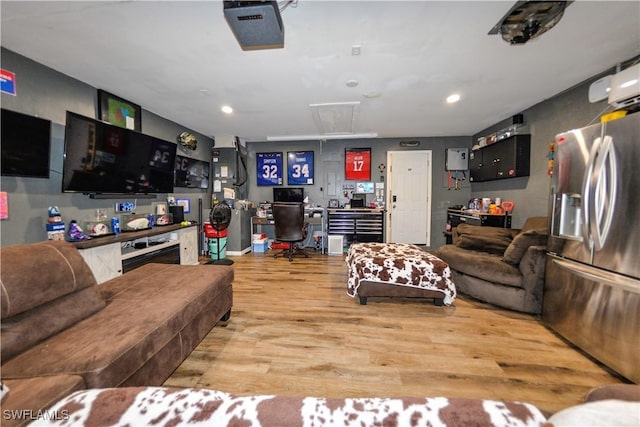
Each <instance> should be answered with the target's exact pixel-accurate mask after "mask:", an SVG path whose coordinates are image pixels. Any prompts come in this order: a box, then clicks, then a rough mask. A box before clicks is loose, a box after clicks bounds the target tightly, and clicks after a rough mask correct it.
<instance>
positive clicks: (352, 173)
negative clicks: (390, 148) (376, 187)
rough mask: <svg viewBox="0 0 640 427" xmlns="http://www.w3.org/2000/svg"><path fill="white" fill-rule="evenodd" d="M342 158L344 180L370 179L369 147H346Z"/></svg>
mask: <svg viewBox="0 0 640 427" xmlns="http://www.w3.org/2000/svg"><path fill="white" fill-rule="evenodd" d="M344 159H345V160H344V179H345V180H356V181H369V180H371V148H346V149H345V152H344Z"/></svg>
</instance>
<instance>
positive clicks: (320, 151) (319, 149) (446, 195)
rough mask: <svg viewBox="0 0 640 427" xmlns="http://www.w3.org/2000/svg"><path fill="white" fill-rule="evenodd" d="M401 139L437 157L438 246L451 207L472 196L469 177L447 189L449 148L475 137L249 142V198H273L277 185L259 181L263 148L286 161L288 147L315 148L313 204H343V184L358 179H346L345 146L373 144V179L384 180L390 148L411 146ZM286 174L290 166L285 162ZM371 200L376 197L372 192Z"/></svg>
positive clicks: (434, 229) (434, 224)
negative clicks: (332, 191)
mask: <svg viewBox="0 0 640 427" xmlns="http://www.w3.org/2000/svg"><path fill="white" fill-rule="evenodd" d="M400 141H420V145H419V146H418V147H415V148H411V150H431V151H432V160H433V177H432V181H433V190H432V203H431V205H432V212H431V247H433V248H438V247H439V246H441V245H443V244H444V243H445V238H444V235H443V234H442V231H443V230H444V229H445V225H446V222H447V208H448V207H449V206H454V205H462V204H466V203H467V202H468V201H469V198H470V191H471V188H470V185H469V182H468V181H465V182H463V185H462V188H461V189H460V190H458V191H454V190H448V189H447V178H446V173H445V170H444V163H445V149H446V148H461V147H470V144H471V138H470V137H468V136H460V137H446V138H445V137H438V138H428V137H418V138H382V139H372V140H330V141H326V142H323V143H321V142H320V141H300V142H286V143H284V142H249V143H247V149H248V151H249V154H248V161H247V168H248V171H249V199H250V200H253V201H255V202H260V201H265V200H271V199H272V198H273V190H272V188H273V187H267V186H258V185H257V171H256V153H259V152H282V153H283V154H284V156H285V159H284V162H286V153H287V151H313V152H314V163H315V165H314V169H315V176H314V180H315V184H314V185H305V186H304V190H305V194H306V195H308V196H309V199H310V200H309V202H310V203H312V204H313V205H319V206H327V204H328V202H329V199H335V198H337V199H338V200H339V201H340V203H341V204H344V203H345V202H346V201H347V200H348V199H347V198H345V197H343V196H342V195H341V193H342V185H343V184H345V183H351V184H354V183H355V181H345V179H344V176H345V175H344V161H345V148H371V180H372V181H374V182H383V181H384V177H385V176H386V169H385V171H384V172H383V173H380V171H379V169H378V166H379V165H380V164H384V165H385V167H386V163H387V151H401V150H409V148H404V147H401V146H400ZM331 172H333V173H335V174H336V177H337V182H336V186H337V187H338V194H339V196H338V197H336V196H330V195H329V194H328V193H329V191H328V188H327V174H328V173H331ZM285 175H286V166H285ZM286 180H287V178H286V176H285V177H284V187H287V183H286ZM368 200H372V198H371V196H368Z"/></svg>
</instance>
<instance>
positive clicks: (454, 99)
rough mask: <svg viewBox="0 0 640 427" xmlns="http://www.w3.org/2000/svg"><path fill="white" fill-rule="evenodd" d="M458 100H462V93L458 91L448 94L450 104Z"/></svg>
mask: <svg viewBox="0 0 640 427" xmlns="http://www.w3.org/2000/svg"><path fill="white" fill-rule="evenodd" d="M458 101H460V95H458V94H457V93H454V94H453V95H449V96H447V102H448V103H449V104H453V103H454V102H458Z"/></svg>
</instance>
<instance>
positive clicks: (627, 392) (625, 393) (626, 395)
mask: <svg viewBox="0 0 640 427" xmlns="http://www.w3.org/2000/svg"><path fill="white" fill-rule="evenodd" d="M607 399H616V400H626V401H629V402H640V385H638V384H608V385H603V386H600V387H596V388H592V389H591V390H589V392H588V393H587V395H586V396H585V398H584V401H585V402H594V401H596V400H607Z"/></svg>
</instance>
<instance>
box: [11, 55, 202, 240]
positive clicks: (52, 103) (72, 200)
mask: <svg viewBox="0 0 640 427" xmlns="http://www.w3.org/2000/svg"><path fill="white" fill-rule="evenodd" d="M1 55H2V68H4V69H7V70H10V71H12V72H14V73H15V74H16V81H17V96H11V95H7V94H4V93H2V94H1V98H0V101H1V103H2V108H6V109H9V110H13V111H18V112H21V113H25V114H30V115H32V116H37V117H42V118H44V119H48V120H51V121H52V126H51V128H52V129H51V130H52V131H51V158H50V165H51V166H50V167H51V170H50V178H49V179H38V178H19V177H5V176H3V177H2V181H1V182H0V187H1V189H2V191H6V192H7V194H8V204H9V218H8V219H4V220H2V222H0V244H1V245H2V246H7V245H12V244H18V243H31V242H37V241H42V240H46V238H47V234H46V231H45V223H46V221H47V208H48V207H49V206H58V207H59V208H60V210H61V213H62V216H63V219H64V221H65V223H67V224H68V223H69V222H70V221H71V220H77V221H79V222H81V221H84V220H90V219H92V218H93V216H94V215H95V210H96V209H105V210H106V212H107V215H112V214H113V213H114V204H115V202H117V201H128V200H134V199H133V198H130V197H123V198H122V199H110V200H94V199H90V198H89V197H88V196H86V195H83V194H79V193H62V192H61V188H62V184H61V181H62V163H63V153H64V123H65V118H66V111H67V110H69V111H73V112H75V113H78V114H82V115H85V116H88V117H96V116H97V89H96V88H94V87H92V86H90V85H87V84H85V83H82V82H80V81H78V80H76V79H73V78H71V77H69V76H66V75H64V74H61V73H59V72H57V71H55V70H53V69H51V68H48V67H45V66H43V65H42V64H38V63H36V62H34V61H32V60H30V59H28V58H25V57H23V56H21V55H19V54H16V53H15V52H12V51H9V50H7V49H4V48H2V50H1ZM115 94H116V95H119V96H122V97H123V98H125V99H126V98H127V96H126V94H119V93H117V92H116V93H115ZM131 101H132V102H136V100H134V99H132V100H131ZM185 130H188V129H186V128H184V127H183V126H180V125H179V124H177V123H174V122H171V121H169V120H166V119H164V118H162V117H159V116H157V115H155V114H153V113H152V112H150V111H148V110H145V109H144V108H143V110H142V132H143V133H146V134H149V135H152V136H155V137H157V138H161V139H165V140H167V141H176V137H177V135H178V134H179V133H180V132H183V131H185ZM192 132H193V131H192ZM193 133H194V134H195V135H196V136H197V139H198V149H197V150H195V151H192V150H188V151H184V149H183V148H182V147H178V154H180V155H183V156H186V157H192V158H195V159H199V160H205V161H209V159H210V156H211V146H212V144H213V140H212V139H211V138H208V137H205V136H203V135H200V134H197V133H195V132H193ZM176 190H179V192H177V193H174V194H173V195H174V196H175V197H181V198H189V199H191V206H192V208H191V212H192V213H191V214H189V215H187V217H188V219H198V213H197V207H198V199H200V198H202V199H203V206H204V208H203V210H205V215H206V214H208V210H209V207H210V201H209V200H210V193H208V192H207V191H205V190H199V189H187V188H180V189H176ZM166 196H167V195H164V194H159V195H158V198H157V199H137V200H136V202H137V206H138V209H137V212H140V213H146V212H152V209H153V204H154V203H157V202H162V201H165V200H166Z"/></svg>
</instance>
